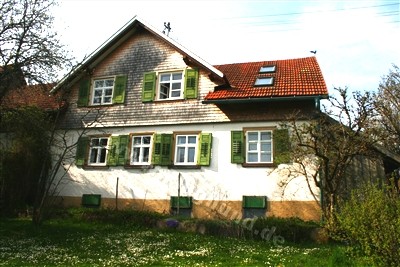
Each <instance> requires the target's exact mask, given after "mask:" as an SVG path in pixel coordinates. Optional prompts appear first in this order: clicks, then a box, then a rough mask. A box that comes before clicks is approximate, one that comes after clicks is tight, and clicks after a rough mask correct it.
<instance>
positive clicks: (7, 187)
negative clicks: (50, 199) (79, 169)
mask: <svg viewBox="0 0 400 267" xmlns="http://www.w3.org/2000/svg"><path fill="white" fill-rule="evenodd" d="M49 127H50V126H49V122H48V119H47V115H46V114H45V113H44V112H43V111H41V110H39V109H37V108H35V107H25V108H20V109H17V110H13V111H4V112H3V113H2V120H1V128H2V129H3V130H6V131H7V132H8V133H7V134H8V135H9V138H8V144H4V146H3V147H2V150H3V151H2V153H1V157H0V164H1V165H2V172H1V173H0V192H1V193H2V194H1V196H0V197H1V198H2V199H3V207H0V210H2V213H3V214H8V215H16V214H17V213H20V212H22V211H25V210H26V209H27V207H32V206H33V205H34V202H35V198H36V189H37V185H38V182H39V177H40V175H41V173H42V172H43V171H44V172H47V170H48V167H49V161H47V162H46V161H45V159H49V156H48V153H49V151H48V150H47V142H48V132H47V131H48V129H49ZM44 161H45V162H44ZM43 167H45V168H46V169H45V170H43Z"/></svg>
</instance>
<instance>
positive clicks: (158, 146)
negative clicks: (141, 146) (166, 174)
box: [152, 134, 161, 165]
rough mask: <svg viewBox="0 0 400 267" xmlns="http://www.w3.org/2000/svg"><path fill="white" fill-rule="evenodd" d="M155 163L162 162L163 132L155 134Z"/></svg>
mask: <svg viewBox="0 0 400 267" xmlns="http://www.w3.org/2000/svg"><path fill="white" fill-rule="evenodd" d="M152 163H153V164H155V165H160V164H161V134H155V135H154V138H153V159H152Z"/></svg>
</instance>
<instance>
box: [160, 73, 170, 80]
mask: <svg viewBox="0 0 400 267" xmlns="http://www.w3.org/2000/svg"><path fill="white" fill-rule="evenodd" d="M160 80H161V81H162V82H166V81H169V80H170V75H169V74H161V79H160Z"/></svg>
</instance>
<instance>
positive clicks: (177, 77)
mask: <svg viewBox="0 0 400 267" xmlns="http://www.w3.org/2000/svg"><path fill="white" fill-rule="evenodd" d="M172 80H182V73H174V74H172Z"/></svg>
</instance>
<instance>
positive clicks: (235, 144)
mask: <svg viewBox="0 0 400 267" xmlns="http://www.w3.org/2000/svg"><path fill="white" fill-rule="evenodd" d="M243 142H244V140H243V132H242V131H232V132H231V162H232V163H243V162H244V147H243V146H244V144H243Z"/></svg>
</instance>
